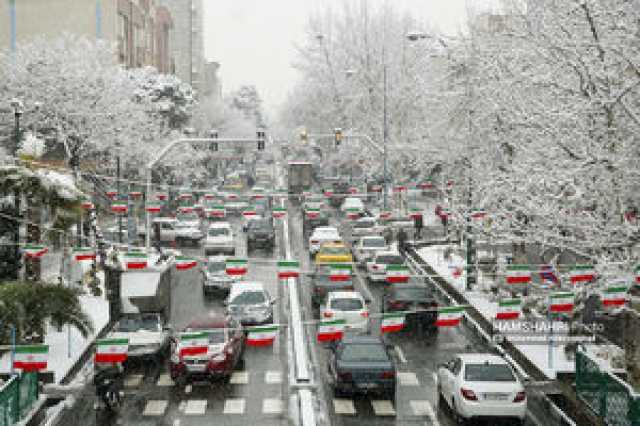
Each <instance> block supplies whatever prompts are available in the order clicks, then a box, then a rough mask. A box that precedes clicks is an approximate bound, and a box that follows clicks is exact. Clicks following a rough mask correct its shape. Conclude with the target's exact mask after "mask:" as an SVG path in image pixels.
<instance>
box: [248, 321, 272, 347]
mask: <svg viewBox="0 0 640 426" xmlns="http://www.w3.org/2000/svg"><path fill="white" fill-rule="evenodd" d="M277 335H278V326H277V325H262V326H256V327H248V328H247V346H271V345H273V342H274V341H275V340H276V336H277Z"/></svg>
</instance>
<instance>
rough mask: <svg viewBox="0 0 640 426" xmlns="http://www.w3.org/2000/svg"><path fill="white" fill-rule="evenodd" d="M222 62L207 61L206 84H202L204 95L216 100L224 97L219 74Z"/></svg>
mask: <svg viewBox="0 0 640 426" xmlns="http://www.w3.org/2000/svg"><path fill="white" fill-rule="evenodd" d="M219 69H220V64H219V63H218V62H215V61H206V62H205V64H204V84H203V86H202V96H204V97H208V98H213V99H214V100H220V99H222V83H221V82H220V77H219V76H218V70H219Z"/></svg>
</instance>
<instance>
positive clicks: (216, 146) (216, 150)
mask: <svg viewBox="0 0 640 426" xmlns="http://www.w3.org/2000/svg"><path fill="white" fill-rule="evenodd" d="M211 151H213V152H218V142H214V143H212V144H211Z"/></svg>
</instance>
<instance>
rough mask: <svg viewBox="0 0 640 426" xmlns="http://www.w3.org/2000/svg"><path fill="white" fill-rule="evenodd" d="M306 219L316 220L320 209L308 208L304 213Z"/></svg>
mask: <svg viewBox="0 0 640 426" xmlns="http://www.w3.org/2000/svg"><path fill="white" fill-rule="evenodd" d="M305 214H306V216H307V219H317V218H318V217H319V216H320V209H317V208H314V207H310V208H308V209H307V210H306V211H305Z"/></svg>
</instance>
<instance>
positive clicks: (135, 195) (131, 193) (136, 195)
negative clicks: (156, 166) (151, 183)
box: [129, 191, 142, 198]
mask: <svg viewBox="0 0 640 426" xmlns="http://www.w3.org/2000/svg"><path fill="white" fill-rule="evenodd" d="M129 197H131V198H140V197H142V191H129Z"/></svg>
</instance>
